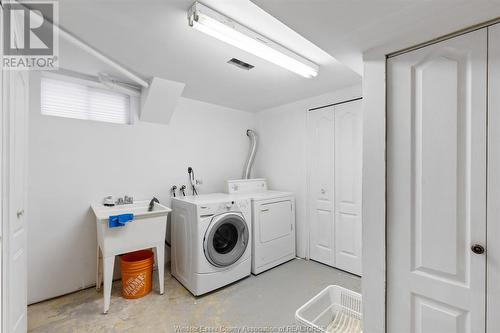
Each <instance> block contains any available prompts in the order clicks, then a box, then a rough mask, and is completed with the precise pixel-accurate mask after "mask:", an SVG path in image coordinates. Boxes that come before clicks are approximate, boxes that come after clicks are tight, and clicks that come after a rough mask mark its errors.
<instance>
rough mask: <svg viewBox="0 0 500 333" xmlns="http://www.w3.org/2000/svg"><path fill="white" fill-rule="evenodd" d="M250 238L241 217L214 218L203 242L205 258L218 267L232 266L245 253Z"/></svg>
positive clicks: (230, 214)
mask: <svg viewBox="0 0 500 333" xmlns="http://www.w3.org/2000/svg"><path fill="white" fill-rule="evenodd" d="M249 236H250V232H249V230H248V225H247V223H246V222H245V220H244V219H243V217H242V216H241V215H239V214H237V213H223V214H220V215H217V216H214V217H213V218H212V222H210V226H209V227H208V229H207V232H206V234H205V239H204V241H203V248H204V250H205V257H206V258H207V260H208V261H209V262H210V263H212V264H213V265H215V266H217V267H227V266H230V265H232V264H234V263H235V262H237V261H238V259H240V258H241V256H242V255H243V254H244V253H245V250H246V248H247V246H248V238H249Z"/></svg>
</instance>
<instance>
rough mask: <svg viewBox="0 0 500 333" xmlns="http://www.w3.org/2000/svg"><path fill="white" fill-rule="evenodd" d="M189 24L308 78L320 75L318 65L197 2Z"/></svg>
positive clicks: (191, 10)
mask: <svg viewBox="0 0 500 333" xmlns="http://www.w3.org/2000/svg"><path fill="white" fill-rule="evenodd" d="M188 21H189V25H190V26H192V27H193V28H195V29H196V30H198V31H201V32H204V33H206V34H207V35H210V36H212V37H215V38H217V39H219V40H221V41H223V42H226V43H228V44H231V45H233V46H235V47H237V48H239V49H242V50H243V51H246V52H249V53H251V54H254V55H256V56H258V57H260V58H262V59H264V60H267V61H269V62H272V63H273V64H275V65H278V66H281V67H283V68H285V69H288V70H290V71H292V72H294V73H297V74H299V75H302V76H303V77H306V78H312V77H315V76H316V75H318V70H319V66H318V65H316V64H315V63H313V62H311V61H309V60H307V59H306V58H304V57H301V56H299V55H298V54H296V53H294V52H292V51H290V50H288V49H286V48H284V47H283V46H281V45H279V44H277V43H275V42H273V41H272V40H270V39H268V38H266V37H264V36H262V35H260V34H258V33H256V32H255V31H252V30H250V29H248V28H246V27H244V26H243V25H241V24H239V23H237V22H235V21H233V20H232V19H230V18H228V17H226V16H224V15H222V14H220V13H218V12H216V11H215V10H213V9H210V8H208V7H207V6H205V5H203V4H201V3H199V2H195V3H194V4H193V6H192V7H191V8H190V9H189V11H188Z"/></svg>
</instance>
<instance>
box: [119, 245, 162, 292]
mask: <svg viewBox="0 0 500 333" xmlns="http://www.w3.org/2000/svg"><path fill="white" fill-rule="evenodd" d="M153 264H154V258H153V251H151V250H141V251H135V252H130V253H127V254H124V255H122V256H121V258H120V269H121V271H122V296H123V297H124V298H129V299H134V298H141V297H143V296H145V295H147V294H148V293H149V292H150V291H151V289H152V284H153Z"/></svg>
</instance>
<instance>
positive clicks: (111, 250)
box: [91, 201, 172, 313]
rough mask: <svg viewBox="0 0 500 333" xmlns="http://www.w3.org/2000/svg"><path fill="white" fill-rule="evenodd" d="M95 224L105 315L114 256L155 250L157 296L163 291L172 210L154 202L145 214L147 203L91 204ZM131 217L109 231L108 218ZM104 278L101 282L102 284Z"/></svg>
mask: <svg viewBox="0 0 500 333" xmlns="http://www.w3.org/2000/svg"><path fill="white" fill-rule="evenodd" d="M91 207H92V210H93V211H94V214H95V216H96V223H97V279H96V280H97V281H96V288H97V289H98V290H99V289H100V288H101V284H102V283H103V282H104V313H107V312H108V309H109V303H110V299H111V285H112V282H113V268H114V265H115V256H117V255H120V254H124V253H128V252H133V251H138V250H143V249H151V248H152V249H154V250H155V252H156V263H157V265H158V278H159V282H160V294H163V292H164V261H165V233H166V231H167V215H168V213H170V212H171V211H172V210H171V209H170V208H168V207H166V206H163V205H161V204H159V203H157V202H155V203H154V206H153V210H152V211H148V208H149V201H137V202H135V203H133V204H124V205H119V206H113V207H106V206H104V205H102V204H95V205H92V206H91ZM128 213H132V214H134V219H133V220H132V221H130V222H127V223H126V224H125V225H124V226H120V227H114V228H110V227H109V225H108V223H109V217H110V216H114V215H121V214H128ZM103 275H104V281H103Z"/></svg>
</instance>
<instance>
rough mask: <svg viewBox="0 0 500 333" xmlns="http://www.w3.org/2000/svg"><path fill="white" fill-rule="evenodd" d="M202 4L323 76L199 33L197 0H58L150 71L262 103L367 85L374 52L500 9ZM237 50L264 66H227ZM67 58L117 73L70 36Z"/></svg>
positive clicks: (397, 3)
mask: <svg viewBox="0 0 500 333" xmlns="http://www.w3.org/2000/svg"><path fill="white" fill-rule="evenodd" d="M202 2H203V3H205V4H206V5H208V6H209V7H212V8H213V9H215V10H217V11H219V12H221V13H223V14H225V15H227V16H229V17H231V18H233V19H235V20H237V21H238V22H240V23H242V24H244V25H246V26H248V27H249V28H251V29H253V30H256V31H257V32H259V33H261V34H263V35H265V36H267V37H268V38H270V39H273V40H275V41H276V42H278V43H280V44H282V45H283V46H285V47H287V48H289V49H291V50H293V51H295V52H297V53H299V54H301V55H303V56H305V57H306V58H309V59H310V60H312V61H314V62H316V63H318V64H319V65H320V74H319V75H318V77H316V78H313V79H305V78H302V77H300V76H298V75H296V74H294V73H292V72H289V71H287V70H285V69H282V68H280V67H278V66H275V65H272V64H270V63H267V62H265V61H263V60H261V59H259V58H257V57H255V56H252V55H250V54H248V53H245V52H243V51H241V50H238V49H236V48H234V47H232V46H230V45H227V44H225V43H223V42H220V41H218V40H216V39H213V38H212V37H209V36H206V35H204V34H202V33H200V32H198V31H195V30H194V29H192V28H190V27H189V26H188V25H187V18H186V11H187V9H188V8H189V7H190V5H191V4H192V3H193V0H141V1H140V0H123V1H118V0H105V1H97V0H93V1H88V0H60V1H59V4H60V5H59V6H60V8H59V10H60V15H59V16H60V25H61V26H62V27H64V28H65V29H67V30H69V31H71V32H72V33H74V34H75V35H76V36H78V37H80V38H81V39H83V40H84V41H86V42H88V43H89V44H91V45H92V46H94V47H96V48H98V49H99V50H101V51H102V52H103V53H105V54H107V55H108V56H110V57H111V58H114V59H116V60H117V61H118V62H119V63H122V64H123V65H125V66H127V67H129V68H130V69H132V70H134V71H135V72H137V73H139V74H140V75H141V76H143V77H145V78H151V77H153V76H159V77H162V78H165V79H169V80H174V81H180V82H184V83H186V88H185V90H184V93H183V96H184V97H188V98H193V99H197V100H202V101H206V102H210V103H215V104H219V105H223V106H228V107H232V108H236V109H241V110H247V111H258V110H262V109H266V108H269V107H273V106H277V105H280V104H285V103H289V102H292V101H295V100H299V99H303V98H307V97H311V96H316V95H320V94H323V93H326V92H329V91H332V90H335V89H338V88H340V87H345V86H349V85H353V84H356V83H359V82H360V80H361V77H360V75H359V74H357V73H362V54H363V52H365V51H367V50H370V49H373V48H379V47H380V48H382V49H384V50H386V51H387V52H391V51H395V50H398V49H401V48H404V47H408V46H411V45H414V44H417V43H420V42H424V41H427V40H430V39H432V38H435V37H438V36H441V35H444V34H447V33H450V32H453V31H456V30H459V29H461V28H464V27H467V26H470V25H473V24H476V23H480V22H483V21H486V20H488V19H492V18H495V17H498V16H500V0H468V1H463V0H432V1H431V0H412V1H408V0H383V1H382V0H354V1H353V0H252V1H250V0H203V1H202ZM292 29H293V30H292ZM313 43H314V44H313ZM233 57H235V58H238V59H241V60H243V61H246V62H248V63H251V64H253V65H255V66H256V67H255V68H254V69H252V70H250V71H244V70H241V69H238V68H236V67H234V66H231V65H228V64H226V61H227V60H229V59H230V58H233ZM60 59H61V64H62V66H63V67H66V68H67V67H70V69H73V70H80V71H86V72H88V71H92V70H95V71H96V72H97V71H103V70H105V71H108V72H112V71H111V70H109V69H106V68H103V65H102V64H99V63H98V62H97V61H96V60H94V59H91V58H89V57H88V56H87V55H85V54H82V53H81V51H79V50H78V49H76V48H74V47H72V46H68V45H66V44H65V43H64V41H63V42H62V43H61V51H60ZM336 59H337V60H338V61H337V60H336Z"/></svg>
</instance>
